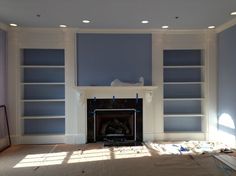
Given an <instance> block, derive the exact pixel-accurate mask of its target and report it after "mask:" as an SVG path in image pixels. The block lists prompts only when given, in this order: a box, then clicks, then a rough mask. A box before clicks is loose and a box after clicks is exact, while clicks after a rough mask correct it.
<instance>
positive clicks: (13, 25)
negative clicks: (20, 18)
mask: <svg viewBox="0 0 236 176" xmlns="http://www.w3.org/2000/svg"><path fill="white" fill-rule="evenodd" d="M10 26H12V27H16V26H18V25H17V24H15V23H11V24H10Z"/></svg>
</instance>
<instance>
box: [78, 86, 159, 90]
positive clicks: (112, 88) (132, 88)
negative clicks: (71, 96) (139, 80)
mask: <svg viewBox="0 0 236 176" xmlns="http://www.w3.org/2000/svg"><path fill="white" fill-rule="evenodd" d="M157 88H158V87H157V86H78V87H77V89H78V90H154V89H157Z"/></svg>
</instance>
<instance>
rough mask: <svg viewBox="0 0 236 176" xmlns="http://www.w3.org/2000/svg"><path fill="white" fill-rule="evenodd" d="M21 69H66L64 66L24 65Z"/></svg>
mask: <svg viewBox="0 0 236 176" xmlns="http://www.w3.org/2000/svg"><path fill="white" fill-rule="evenodd" d="M21 68H65V66H64V65H22V66H21Z"/></svg>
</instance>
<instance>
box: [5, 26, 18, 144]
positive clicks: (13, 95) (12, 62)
mask: <svg viewBox="0 0 236 176" xmlns="http://www.w3.org/2000/svg"><path fill="white" fill-rule="evenodd" d="M18 35H19V31H18V30H17V29H9V31H8V36H7V37H8V56H7V107H8V116H9V126H10V135H11V139H12V143H13V144H18V143H20V142H21V141H20V136H21V134H22V129H21V123H22V122H21V112H20V76H19V75H20V66H19V64H20V49H19V42H18Z"/></svg>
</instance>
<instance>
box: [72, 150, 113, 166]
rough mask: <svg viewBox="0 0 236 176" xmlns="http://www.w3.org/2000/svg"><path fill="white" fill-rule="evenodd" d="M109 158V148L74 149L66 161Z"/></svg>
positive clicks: (74, 161) (76, 161)
mask: <svg viewBox="0 0 236 176" xmlns="http://www.w3.org/2000/svg"><path fill="white" fill-rule="evenodd" d="M109 159H111V154H110V150H109V149H92V150H85V151H82V150H81V151H74V152H73V153H72V155H71V157H70V159H69V161H68V163H69V164H70V163H78V162H89V161H101V160H109Z"/></svg>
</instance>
